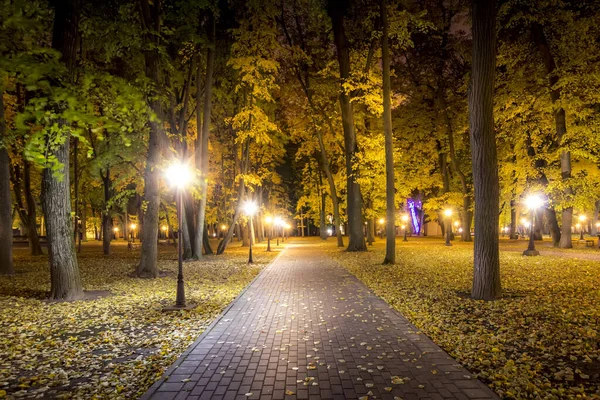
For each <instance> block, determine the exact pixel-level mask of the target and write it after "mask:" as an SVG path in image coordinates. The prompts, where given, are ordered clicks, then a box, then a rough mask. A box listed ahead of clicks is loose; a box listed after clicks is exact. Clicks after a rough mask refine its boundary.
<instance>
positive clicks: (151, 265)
mask: <svg viewBox="0 0 600 400" xmlns="http://www.w3.org/2000/svg"><path fill="white" fill-rule="evenodd" d="M140 11H141V20H142V25H143V26H142V27H143V28H144V29H145V30H146V31H147V32H148V33H147V34H146V37H145V41H146V42H147V43H146V47H147V50H145V51H144V62H145V66H146V71H145V72H146V77H147V78H148V79H149V80H150V81H151V82H152V84H153V85H154V91H157V90H158V88H160V87H161V80H160V72H159V71H160V66H159V53H158V46H159V38H160V34H159V33H160V13H161V10H160V1H155V2H152V3H151V2H150V1H149V0H140ZM148 105H149V106H150V108H151V109H152V111H153V112H154V113H155V114H156V117H157V120H153V121H149V122H148V124H149V126H150V138H149V141H148V155H147V158H146V168H145V171H144V201H145V202H146V209H145V212H144V216H143V221H144V222H143V225H142V228H141V232H140V233H141V239H142V250H141V255H140V263H139V264H138V266H137V269H136V274H137V276H139V277H144V278H156V277H158V265H157V264H156V261H157V256H158V247H157V246H158V222H159V221H158V209H159V207H160V193H159V189H160V176H159V174H160V170H159V169H158V167H159V165H160V161H161V150H162V149H161V145H162V143H163V141H164V132H163V126H162V120H163V112H162V106H161V104H160V100H159V99H158V98H157V93H153V94H151V95H150V96H149V100H148Z"/></svg>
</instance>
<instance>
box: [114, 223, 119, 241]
mask: <svg viewBox="0 0 600 400" xmlns="http://www.w3.org/2000/svg"><path fill="white" fill-rule="evenodd" d="M113 232H114V233H115V240H117V239H118V238H119V236H118V235H119V228H117V227H116V226H115V227H114V228H113Z"/></svg>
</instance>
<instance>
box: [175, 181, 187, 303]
mask: <svg viewBox="0 0 600 400" xmlns="http://www.w3.org/2000/svg"><path fill="white" fill-rule="evenodd" d="M177 192H178V193H177V225H178V226H177V298H176V300H175V307H185V286H184V281H183V240H181V239H182V237H181V236H182V234H183V230H182V229H181V226H182V225H183V218H182V214H183V207H182V206H183V188H178V190H177Z"/></svg>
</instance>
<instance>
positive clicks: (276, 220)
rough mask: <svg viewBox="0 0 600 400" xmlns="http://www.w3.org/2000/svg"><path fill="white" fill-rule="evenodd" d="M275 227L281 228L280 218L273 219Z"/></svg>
mask: <svg viewBox="0 0 600 400" xmlns="http://www.w3.org/2000/svg"><path fill="white" fill-rule="evenodd" d="M274 222H275V225H277V226H282V225H283V219H281V217H275V220H274Z"/></svg>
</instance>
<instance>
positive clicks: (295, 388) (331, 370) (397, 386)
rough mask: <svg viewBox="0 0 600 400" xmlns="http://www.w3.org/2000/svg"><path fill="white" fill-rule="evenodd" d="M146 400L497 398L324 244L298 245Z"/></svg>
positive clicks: (191, 349)
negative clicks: (329, 253) (338, 261)
mask: <svg viewBox="0 0 600 400" xmlns="http://www.w3.org/2000/svg"><path fill="white" fill-rule="evenodd" d="M364 396H368V397H364ZM143 398H144V399H152V400H157V399H286V400H287V399H290V400H291V399H309V398H310V399H311V400H312V399H358V398H368V399H374V398H377V399H399V398H402V399H405V400H409V399H446V398H448V399H451V398H456V399H497V398H498V397H497V396H496V395H495V394H494V393H493V392H492V391H491V390H490V389H489V388H488V387H487V386H485V385H484V384H483V383H481V382H480V381H478V380H476V379H474V378H471V376H470V374H469V372H468V371H467V370H465V369H464V368H462V367H461V366H460V365H458V363H457V362H456V361H455V360H453V359H452V358H451V357H450V356H449V355H448V354H447V353H445V352H444V351H443V350H442V349H440V348H439V347H438V346H437V345H435V344H434V343H433V342H432V341H431V340H429V339H428V338H427V337H426V336H425V335H424V334H420V333H419V332H418V330H417V328H415V327H414V326H413V325H412V324H410V323H409V322H408V321H407V320H406V319H405V318H404V317H403V316H402V315H401V314H399V313H398V312H396V311H395V310H393V309H392V308H390V306H389V305H388V304H387V303H385V302H384V301H383V300H381V299H380V298H378V297H376V296H375V295H374V294H372V293H371V291H370V290H369V289H367V287H366V286H365V285H364V284H362V283H361V282H360V281H358V280H357V279H356V278H355V277H353V276H352V275H350V274H349V273H348V272H347V271H346V270H345V269H344V268H342V267H341V266H339V265H338V264H336V263H335V262H334V261H333V260H331V259H330V258H329V257H327V255H325V254H324V253H322V252H321V251H320V250H319V249H318V247H315V246H311V245H310V244H293V242H292V243H291V244H289V245H288V248H287V249H286V250H284V251H283V253H282V254H281V255H280V256H279V257H278V258H277V259H276V260H275V261H274V262H273V263H272V264H271V265H270V266H268V267H267V268H266V269H265V270H264V271H263V272H262V273H261V274H260V275H259V276H258V278H257V279H256V280H254V282H253V283H252V284H251V285H250V286H249V287H248V288H247V289H246V291H245V292H244V293H243V294H242V295H241V296H240V297H239V298H238V299H237V300H236V301H235V302H234V303H232V304H231V305H230V306H229V307H228V308H227V309H226V310H225V312H224V314H223V315H222V317H221V318H220V319H219V320H217V321H216V322H215V323H213V325H212V326H211V327H210V328H209V329H208V330H207V331H206V332H205V333H204V334H203V335H202V336H200V338H199V339H198V340H197V341H196V342H195V343H194V344H192V345H191V346H190V347H189V348H188V349H187V350H186V351H185V353H184V354H183V355H182V356H181V357H180V358H179V359H178V360H177V361H176V362H175V364H173V366H171V368H169V370H168V371H167V372H166V374H165V378H163V379H161V380H160V381H158V382H156V383H155V384H154V385H153V386H152V387H151V388H150V390H149V391H148V392H147V393H146V394H145V395H144V396H143Z"/></svg>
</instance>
